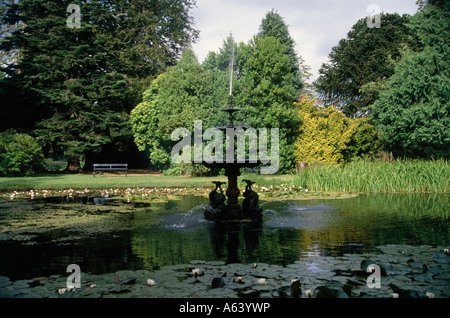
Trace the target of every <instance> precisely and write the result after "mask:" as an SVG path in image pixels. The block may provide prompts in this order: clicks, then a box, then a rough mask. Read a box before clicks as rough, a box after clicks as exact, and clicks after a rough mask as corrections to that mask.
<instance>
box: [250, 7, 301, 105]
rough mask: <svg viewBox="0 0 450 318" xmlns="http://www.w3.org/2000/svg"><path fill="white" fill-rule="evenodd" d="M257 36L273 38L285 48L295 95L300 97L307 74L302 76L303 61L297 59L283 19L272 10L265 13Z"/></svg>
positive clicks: (292, 40) (293, 44) (293, 43)
mask: <svg viewBox="0 0 450 318" xmlns="http://www.w3.org/2000/svg"><path fill="white" fill-rule="evenodd" d="M258 35H259V36H260V37H269V36H273V37H274V38H276V39H277V40H279V41H280V43H281V44H283V45H285V46H286V54H287V56H288V57H289V68H290V72H292V74H293V77H292V80H293V82H294V87H295V89H296V90H297V94H298V96H300V94H301V93H302V91H303V88H304V87H305V77H307V76H308V74H303V73H302V70H303V71H306V70H307V67H305V66H304V65H303V60H302V59H301V58H299V56H298V55H297V52H296V51H295V41H294V39H293V38H292V37H291V35H290V34H289V28H288V25H287V24H286V23H285V22H284V19H283V18H282V17H281V15H280V14H279V13H278V12H276V11H274V10H272V11H269V12H267V14H266V16H265V17H264V18H263V20H262V22H261V26H260V28H259V33H258Z"/></svg>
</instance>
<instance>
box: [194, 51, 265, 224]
mask: <svg viewBox="0 0 450 318" xmlns="http://www.w3.org/2000/svg"><path fill="white" fill-rule="evenodd" d="M233 62H234V46H233V53H232V60H231V72H230V93H229V97H228V108H225V109H222V111H224V112H227V113H228V119H229V121H228V123H227V125H226V126H225V127H217V128H218V129H220V130H222V131H230V130H232V131H234V130H235V129H243V130H245V129H248V127H246V126H236V125H234V122H233V120H234V116H233V114H234V113H235V112H237V111H240V109H238V108H234V107H233V95H232V92H233V90H232V88H233ZM231 138H234V136H231ZM232 142H234V140H233V141H232ZM202 164H203V165H205V166H206V167H209V168H223V169H225V176H226V177H227V178H228V187H227V190H226V192H225V194H226V198H227V199H228V200H227V202H225V201H226V198H225V195H224V193H223V189H222V188H221V186H222V184H224V182H219V181H214V182H213V183H214V184H215V185H216V187H215V189H214V190H213V191H212V192H211V193H210V194H209V200H210V204H209V205H208V206H207V208H206V210H205V213H204V215H205V218H206V219H208V220H213V221H222V222H223V221H228V222H252V221H261V218H262V209H261V208H260V207H259V206H258V200H259V198H258V194H257V193H256V192H255V191H253V190H252V189H251V186H252V184H253V183H254V182H252V181H250V180H243V181H244V182H246V183H247V186H246V187H245V191H244V193H243V196H244V201H243V203H242V207H241V206H240V205H239V194H240V191H239V188H238V177H239V176H240V175H241V172H240V169H241V168H254V167H257V166H259V165H261V164H262V162H260V161H259V160H256V162H254V161H252V162H251V161H250V160H249V159H245V160H237V158H236V156H235V157H234V160H229V159H228V158H227V160H222V161H221V162H212V163H208V162H205V161H204V162H202Z"/></svg>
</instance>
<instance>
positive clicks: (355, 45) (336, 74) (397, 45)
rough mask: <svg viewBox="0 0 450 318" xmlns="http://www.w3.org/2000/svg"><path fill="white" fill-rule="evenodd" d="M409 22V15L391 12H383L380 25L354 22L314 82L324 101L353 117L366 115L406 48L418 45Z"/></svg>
mask: <svg viewBox="0 0 450 318" xmlns="http://www.w3.org/2000/svg"><path fill="white" fill-rule="evenodd" d="M408 22H409V16H408V15H406V14H405V15H402V16H400V15H398V14H396V13H395V14H390V13H387V14H381V27H380V28H370V27H369V26H368V25H367V20H366V19H360V20H359V21H358V22H357V23H356V24H354V25H353V27H352V29H351V30H350V31H349V32H348V34H347V38H345V39H342V40H340V41H339V44H338V45H337V46H335V47H333V49H332V51H331V53H330V55H329V58H330V61H329V62H328V63H324V64H323V65H322V67H321V69H320V70H319V73H320V76H319V77H318V79H317V80H316V81H315V83H314V85H315V87H316V90H317V91H318V93H319V96H320V98H321V99H322V100H323V102H324V103H325V104H326V105H333V106H335V107H337V108H338V109H340V110H342V111H343V112H344V114H346V115H347V116H349V117H361V116H366V115H367V112H368V111H369V110H370V108H369V106H370V105H371V104H372V103H373V102H374V101H375V100H376V99H377V98H378V92H379V90H380V88H383V87H384V86H385V85H386V84H387V80H388V79H389V78H390V77H391V76H392V74H394V68H395V65H396V63H397V62H398V61H400V60H401V59H402V57H403V55H404V51H405V49H406V48H408V47H410V48H412V49H414V48H416V47H417V38H416V35H415V33H414V32H413V31H412V30H411V29H410V28H408V26H407V24H408Z"/></svg>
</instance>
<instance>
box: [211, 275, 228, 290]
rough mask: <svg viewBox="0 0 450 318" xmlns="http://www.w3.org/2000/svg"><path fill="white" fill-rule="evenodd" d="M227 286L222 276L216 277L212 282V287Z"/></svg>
mask: <svg viewBox="0 0 450 318" xmlns="http://www.w3.org/2000/svg"><path fill="white" fill-rule="evenodd" d="M223 286H225V282H224V280H223V279H222V277H215V278H213V280H212V282H211V288H220V287H223Z"/></svg>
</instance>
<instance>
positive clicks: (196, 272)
mask: <svg viewBox="0 0 450 318" xmlns="http://www.w3.org/2000/svg"><path fill="white" fill-rule="evenodd" d="M198 274H200V269H199V268H194V269H193V270H192V275H194V277H195V278H197V276H198Z"/></svg>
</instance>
